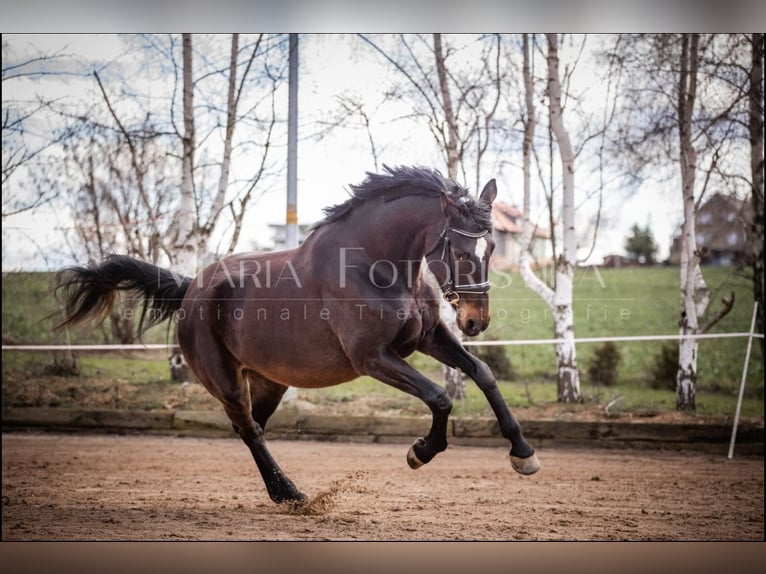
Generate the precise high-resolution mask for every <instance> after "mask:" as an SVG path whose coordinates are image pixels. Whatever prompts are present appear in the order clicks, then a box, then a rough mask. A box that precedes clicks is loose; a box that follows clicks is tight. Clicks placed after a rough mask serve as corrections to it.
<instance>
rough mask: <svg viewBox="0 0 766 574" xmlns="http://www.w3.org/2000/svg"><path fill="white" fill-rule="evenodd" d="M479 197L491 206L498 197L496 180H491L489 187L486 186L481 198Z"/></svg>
mask: <svg viewBox="0 0 766 574" xmlns="http://www.w3.org/2000/svg"><path fill="white" fill-rule="evenodd" d="M479 197H480V199H481V200H482V201H483V202H484V203H489V204H490V205H491V204H492V202H493V201H495V198H496V197H497V182H496V181H495V180H494V179H490V180H489V181H488V182H487V185H485V186H484V189H482V190H481V196H479Z"/></svg>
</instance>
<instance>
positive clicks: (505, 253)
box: [492, 201, 550, 269]
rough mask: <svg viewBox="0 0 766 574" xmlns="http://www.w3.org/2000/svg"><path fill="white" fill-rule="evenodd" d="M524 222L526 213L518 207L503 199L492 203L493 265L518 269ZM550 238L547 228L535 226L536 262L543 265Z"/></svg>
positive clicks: (534, 245)
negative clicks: (504, 201)
mask: <svg viewBox="0 0 766 574" xmlns="http://www.w3.org/2000/svg"><path fill="white" fill-rule="evenodd" d="M523 222H524V214H523V213H522V212H521V210H520V209H519V208H518V207H515V206H512V205H508V204H507V203H503V202H502V201H496V202H494V203H493V204H492V237H493V238H494V240H495V251H494V253H493V254H492V266H493V267H497V268H500V269H518V267H519V263H520V261H519V248H520V244H521V234H522V226H523ZM549 238H550V234H549V233H548V230H547V229H542V228H540V227H536V228H535V230H534V232H533V234H532V257H533V259H534V264H536V265H542V264H544V263H545V262H546V257H547V249H546V248H547V244H548V242H547V240H548V239H549Z"/></svg>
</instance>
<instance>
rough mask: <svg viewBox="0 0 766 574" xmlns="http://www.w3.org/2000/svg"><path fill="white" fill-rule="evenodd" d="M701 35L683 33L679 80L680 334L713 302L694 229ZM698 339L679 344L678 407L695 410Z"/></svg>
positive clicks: (696, 327) (689, 331)
mask: <svg viewBox="0 0 766 574" xmlns="http://www.w3.org/2000/svg"><path fill="white" fill-rule="evenodd" d="M698 59H699V34H683V35H682V38H681V62H680V76H679V82H678V102H677V103H678V108H677V114H678V137H679V150H680V160H681V161H680V164H681V191H682V195H683V206H684V223H683V227H682V234H681V270H680V271H681V318H680V321H679V326H680V334H681V335H696V334H698V333H699V331H700V324H699V321H700V318H701V317H702V315H703V314H704V313H705V310H706V309H707V306H708V303H709V302H710V292H709V290H708V288H707V285H706V284H705V280H704V278H703V276H702V271H701V269H700V266H699V260H700V258H699V253H698V251H697V239H696V230H695V216H696V206H695V201H694V180H695V176H696V170H697V152H696V150H695V149H694V145H693V143H692V115H693V112H694V102H695V98H696V96H697V66H698ZM698 346H699V344H698V342H697V340H696V339H692V338H684V339H681V341H680V343H679V351H678V372H677V375H676V409H678V410H695V409H696V402H695V395H696V391H697V353H698Z"/></svg>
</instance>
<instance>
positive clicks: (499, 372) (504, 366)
mask: <svg viewBox="0 0 766 574" xmlns="http://www.w3.org/2000/svg"><path fill="white" fill-rule="evenodd" d="M470 352H471V354H473V355H474V356H476V357H478V358H479V359H481V360H482V361H484V362H485V363H487V366H488V367H489V368H490V369H492V373H493V374H494V375H495V378H496V379H498V380H502V381H513V380H514V379H515V378H516V373H515V372H514V370H513V365H512V364H511V360H510V359H509V358H508V355H506V354H505V349H503V347H502V345H487V346H480V347H472V348H471V349H470Z"/></svg>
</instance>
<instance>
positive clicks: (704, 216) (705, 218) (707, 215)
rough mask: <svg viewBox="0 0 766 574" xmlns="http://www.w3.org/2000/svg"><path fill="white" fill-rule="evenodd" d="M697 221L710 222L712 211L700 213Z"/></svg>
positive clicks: (704, 223)
mask: <svg viewBox="0 0 766 574" xmlns="http://www.w3.org/2000/svg"><path fill="white" fill-rule="evenodd" d="M697 222H698V223H701V224H703V225H706V224H708V223H710V213H708V212H707V211H704V212H702V213H700V214H699V216H698V217H697Z"/></svg>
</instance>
